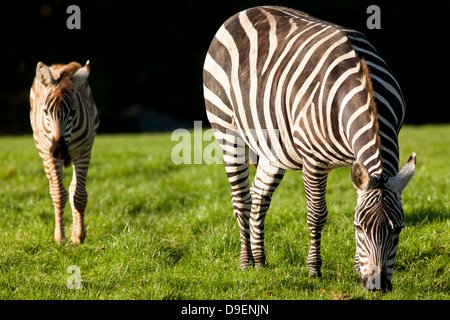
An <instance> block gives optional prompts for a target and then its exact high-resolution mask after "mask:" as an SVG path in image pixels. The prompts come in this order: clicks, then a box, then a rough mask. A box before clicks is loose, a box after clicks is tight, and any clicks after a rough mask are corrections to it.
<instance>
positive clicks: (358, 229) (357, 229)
mask: <svg viewBox="0 0 450 320" xmlns="http://www.w3.org/2000/svg"><path fill="white" fill-rule="evenodd" d="M355 228H356V231H358V233H363V232H364V230H363V228H361V226H358V225H356V224H355Z"/></svg>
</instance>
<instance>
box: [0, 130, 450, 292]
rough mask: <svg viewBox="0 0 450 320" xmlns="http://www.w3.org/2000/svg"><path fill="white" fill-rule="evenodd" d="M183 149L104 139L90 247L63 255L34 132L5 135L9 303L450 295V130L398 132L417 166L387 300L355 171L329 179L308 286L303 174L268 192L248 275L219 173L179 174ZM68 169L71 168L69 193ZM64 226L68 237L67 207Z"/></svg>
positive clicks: (1, 166)
mask: <svg viewBox="0 0 450 320" xmlns="http://www.w3.org/2000/svg"><path fill="white" fill-rule="evenodd" d="M176 144H177V142H176V141H175V142H172V141H171V139H170V134H155V135H144V134H142V135H99V136H98V137H97V140H96V143H95V146H94V150H93V159H92V162H91V167H90V171H89V175H88V183H87V187H88V192H89V202H88V207H87V213H86V227H87V238H86V242H85V243H84V244H82V245H79V246H73V245H72V244H71V243H70V240H69V241H67V242H66V243H65V244H63V245H61V246H60V245H57V244H56V243H55V242H54V240H53V228H54V214H53V207H52V202H51V199H50V196H49V194H48V182H47V179H46V177H45V174H44V170H43V165H42V162H41V160H40V158H39V156H38V153H37V151H36V148H35V146H34V142H33V139H32V137H31V136H23V137H0V212H1V215H0V298H1V299H94V300H98V299H103V300H106V299H280V300H283V299H449V292H450V283H449V278H450V276H449V271H450V270H449V261H450V258H449V250H450V206H449V204H450V197H449V194H450V192H449V191H448V190H449V188H450V172H449V164H450V163H449V159H450V125H439V126H431V125H430V126H406V127H405V128H404V129H403V130H402V132H401V135H400V147H401V148H400V149H401V163H402V164H404V163H405V162H406V160H407V159H408V157H409V155H410V154H411V153H412V152H413V151H415V152H416V153H417V171H416V175H415V177H414V179H413V180H412V181H411V183H410V184H409V185H408V187H407V188H406V189H405V191H404V193H403V208H404V211H405V214H406V218H405V219H406V221H405V222H406V228H405V229H404V230H403V232H402V234H401V236H400V248H399V251H398V255H397V262H396V265H395V269H394V277H393V281H392V283H393V287H394V289H393V291H392V292H390V293H387V294H384V295H381V294H376V293H370V292H366V291H364V290H363V289H362V288H361V287H360V285H359V283H358V276H357V274H356V272H355V271H354V269H353V258H354V252H355V242H354V229H353V214H354V207H355V204H356V191H355V190H354V188H353V186H352V184H351V181H350V174H349V169H348V168H343V169H336V170H334V171H332V173H331V174H330V177H329V183H328V192H327V202H328V208H329V218H328V222H327V225H326V226H325V229H324V232H323V241H322V248H323V251H322V252H323V254H322V258H323V261H324V264H323V269H322V273H323V278H322V279H310V278H309V277H308V271H307V268H306V263H305V261H306V256H307V253H308V247H309V231H308V227H307V225H306V198H305V193H304V190H303V183H302V177H301V174H300V172H287V173H286V176H285V178H284V180H283V182H282V184H281V185H280V186H279V188H278V189H277V192H275V195H274V197H273V202H272V207H271V209H270V210H269V213H268V215H267V218H266V234H265V235H266V256H267V261H268V266H267V267H266V268H263V269H257V270H246V271H241V270H240V269H239V251H240V250H239V232H238V225H237V222H236V220H235V218H234V215H233V213H232V207H231V201H230V187H229V183H228V181H227V179H226V175H225V172H224V168H223V166H222V165H205V164H203V165H176V164H174V163H173V162H172V161H171V150H172V148H173V146H174V145H176ZM204 146H205V145H204ZM197 147H198V146H197ZM71 173H72V169H71V168H69V169H67V170H66V172H65V185H66V186H67V187H68V185H69V183H70V179H71ZM251 174H252V175H253V174H254V170H253V168H252V171H251ZM65 225H66V235H68V238H70V232H71V225H72V217H71V211H70V206H69V204H67V206H66V218H65ZM69 266H76V268H77V269H78V270H79V275H80V276H81V280H80V278H77V279H78V280H80V281H78V282H70V281H69V284H73V283H75V284H76V283H78V284H80V289H70V288H69V287H68V280H71V279H73V277H74V275H75V274H73V273H67V270H68V268H69ZM69 271H73V269H70V268H69ZM71 277H72V278H71Z"/></svg>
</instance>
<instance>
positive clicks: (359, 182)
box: [351, 153, 416, 291]
mask: <svg viewBox="0 0 450 320" xmlns="http://www.w3.org/2000/svg"><path fill="white" fill-rule="evenodd" d="M415 169H416V155H415V153H413V154H412V155H411V157H410V158H409V160H408V162H407V163H406V164H405V165H404V166H403V167H402V169H401V170H400V171H399V172H398V173H397V175H395V176H394V177H387V176H386V175H384V176H376V177H375V176H371V175H370V174H369V172H368V170H367V168H366V167H365V166H364V165H363V164H362V163H360V162H357V161H356V162H355V163H353V166H352V170H351V178H352V183H353V185H354V186H355V187H356V188H357V189H358V200H357V205H356V209H355V220H354V225H355V228H356V230H355V239H356V255H355V269H356V271H357V272H358V273H359V275H360V277H361V285H362V286H363V287H364V288H365V289H369V290H375V289H381V290H383V291H386V290H392V283H391V278H392V274H393V268H394V262H395V256H396V254H397V249H398V243H399V234H400V232H401V230H402V228H403V226H404V215H403V209H402V201H401V193H402V191H403V189H404V188H405V187H406V185H407V184H408V182H409V181H410V180H411V178H412V177H413V175H414V172H415Z"/></svg>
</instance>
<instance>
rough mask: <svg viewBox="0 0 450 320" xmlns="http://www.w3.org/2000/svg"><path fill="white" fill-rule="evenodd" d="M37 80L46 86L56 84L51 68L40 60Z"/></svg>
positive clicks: (37, 68)
mask: <svg viewBox="0 0 450 320" xmlns="http://www.w3.org/2000/svg"><path fill="white" fill-rule="evenodd" d="M36 80H37V81H39V82H40V83H42V84H43V85H44V86H46V87H48V86H50V85H53V84H55V79H53V76H52V72H51V71H50V68H49V67H48V66H47V65H46V64H44V63H42V62H40V61H39V62H38V64H37V66H36Z"/></svg>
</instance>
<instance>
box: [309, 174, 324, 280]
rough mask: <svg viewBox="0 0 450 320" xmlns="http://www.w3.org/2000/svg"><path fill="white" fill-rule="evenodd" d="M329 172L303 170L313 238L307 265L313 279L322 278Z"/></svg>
mask: <svg viewBox="0 0 450 320" xmlns="http://www.w3.org/2000/svg"><path fill="white" fill-rule="evenodd" d="M328 172H329V170H327V169H323V168H314V169H311V168H309V167H307V166H304V168H303V182H304V185H305V192H306V200H307V207H308V212H307V218H306V220H307V223H308V227H309V232H310V236H311V244H310V248H309V253H308V259H307V265H308V270H309V275H310V276H312V277H320V276H322V272H321V267H322V258H321V256H320V245H321V238H322V229H323V227H324V226H325V223H326V221H327V214H328V210H327V204H326V200H325V191H326V185H327V178H328Z"/></svg>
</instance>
